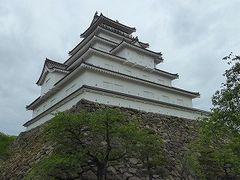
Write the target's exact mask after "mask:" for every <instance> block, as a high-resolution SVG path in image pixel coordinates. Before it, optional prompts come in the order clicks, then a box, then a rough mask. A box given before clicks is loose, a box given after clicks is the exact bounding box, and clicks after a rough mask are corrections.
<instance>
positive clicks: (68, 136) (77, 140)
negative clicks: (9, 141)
mask: <svg viewBox="0 0 240 180" xmlns="http://www.w3.org/2000/svg"><path fill="white" fill-rule="evenodd" d="M45 132H46V133H48V135H47V136H48V137H49V138H50V140H52V141H53V142H56V144H58V146H57V148H56V150H55V153H54V154H53V155H52V156H51V157H49V158H46V159H45V160H43V161H41V162H40V163H38V164H37V165H36V166H35V168H33V170H32V171H31V172H30V174H29V176H28V178H29V179H31V177H36V176H37V175H40V176H41V177H43V176H45V177H46V178H47V177H52V178H54V179H76V178H83V177H84V173H86V172H87V171H91V172H93V173H94V174H95V175H96V177H97V179H98V180H101V179H107V168H108V166H109V164H110V163H112V162H116V161H120V160H122V159H123V158H125V157H128V156H132V155H133V154H136V153H133V152H136V149H137V148H138V147H137V146H138V145H141V147H144V143H145V142H144V141H143V139H144V138H145V137H147V138H148V140H151V141H152V142H151V147H152V148H153V150H152V151H151V152H153V151H154V149H155V147H154V144H156V145H157V146H156V147H159V146H158V144H159V142H160V138H159V137H158V138H157V137H155V136H154V135H153V133H152V135H151V136H149V137H148V136H147V133H146V131H142V130H141V128H140V126H139V124H138V122H137V121H136V120H134V119H132V118H130V117H128V116H126V115H125V114H124V113H122V112H120V111H119V110H116V109H104V110H99V111H96V112H91V113H89V112H80V113H75V114H73V113H70V112H63V113H59V114H57V115H56V116H55V117H54V118H53V119H52V120H51V121H50V122H49V123H47V124H46V127H45ZM153 136H154V138H153ZM149 144H150V143H149ZM141 153H142V154H144V153H148V152H147V151H144V152H141ZM151 155H152V154H150V155H149V157H150V156H151Z"/></svg>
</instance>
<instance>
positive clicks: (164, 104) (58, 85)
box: [24, 13, 205, 130]
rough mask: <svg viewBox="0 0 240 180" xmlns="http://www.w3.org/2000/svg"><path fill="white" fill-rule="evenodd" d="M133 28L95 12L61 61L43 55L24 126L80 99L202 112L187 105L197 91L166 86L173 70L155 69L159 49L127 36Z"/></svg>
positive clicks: (189, 114) (192, 114)
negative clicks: (29, 116)
mask: <svg viewBox="0 0 240 180" xmlns="http://www.w3.org/2000/svg"><path fill="white" fill-rule="evenodd" d="M135 31H136V29H135V28H134V27H130V26H127V25H124V24H121V23H120V22H118V21H114V20H112V19H109V18H108V17H105V16H104V15H103V14H100V15H98V13H96V14H95V15H94V17H93V20H92V22H91V24H90V26H89V27H88V28H87V30H86V31H84V32H83V33H82V34H81V37H82V38H83V39H82V41H81V42H80V43H79V44H77V46H76V47H74V48H73V49H72V50H71V51H70V52H69V55H70V56H69V58H68V59H67V60H66V61H65V62H64V63H59V62H56V61H53V60H50V59H46V60H45V63H44V66H43V69H42V73H41V75H40V77H39V79H38V81H37V83H36V84H37V85H38V86H41V94H40V96H39V97H38V98H37V99H36V100H34V101H33V102H32V103H31V104H29V105H27V107H26V108H27V110H32V111H33V115H32V119H31V120H29V121H28V122H26V123H25V124H24V126H25V127H26V129H27V130H30V129H32V128H34V127H36V126H39V125H41V124H43V123H44V122H46V121H48V120H50V119H51V118H52V117H53V116H54V113H56V112H59V111H64V110H67V109H70V108H71V107H72V106H74V105H75V104H77V102H79V101H80V100H81V99H86V100H89V101H92V102H97V103H101V104H107V105H113V106H121V107H126V108H133V109H137V110H143V111H147V112H154V113H160V114H165V115H172V116H177V117H183V118H188V119H196V118H198V117H199V116H201V115H202V114H203V113H205V111H202V110H199V109H195V108H193V107H192V99H193V98H197V97H199V96H200V95H199V93H198V92H190V91H187V90H183V89H180V88H177V87H173V86H172V81H173V80H175V79H177V78H178V74H173V73H169V72H166V71H163V70H160V69H158V68H156V65H158V64H160V63H162V62H163V58H162V54H161V53H160V52H154V51H151V50H150V49H148V47H149V44H148V43H144V42H141V41H140V40H139V39H138V38H137V37H134V36H133V35H132V33H133V32H135Z"/></svg>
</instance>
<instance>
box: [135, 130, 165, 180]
mask: <svg viewBox="0 0 240 180" xmlns="http://www.w3.org/2000/svg"><path fill="white" fill-rule="evenodd" d="M135 138H136V140H135V142H136V146H135V147H134V148H135V149H134V151H133V152H134V153H135V155H136V157H138V158H139V159H140V160H141V161H142V163H143V164H144V166H145V167H146V168H147V172H148V177H149V180H152V175H153V173H154V172H153V170H158V166H161V165H163V164H164V162H165V160H164V157H163V152H162V150H163V147H162V145H163V142H162V140H161V139H160V138H159V135H157V134H156V133H155V132H154V131H153V130H151V129H146V128H145V129H142V130H140V131H138V132H137V135H136V136H135ZM136 147H137V148H136Z"/></svg>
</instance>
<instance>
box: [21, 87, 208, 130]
mask: <svg viewBox="0 0 240 180" xmlns="http://www.w3.org/2000/svg"><path fill="white" fill-rule="evenodd" d="M83 91H90V92H92V91H93V92H99V93H107V94H112V95H114V96H120V97H122V98H130V99H135V100H138V101H139V100H140V101H143V102H151V103H156V104H159V105H163V106H167V107H170V108H177V109H181V110H186V111H193V112H196V113H199V114H203V115H208V114H209V112H208V111H204V110H200V109H196V108H190V107H185V106H180V105H177V104H170V103H167V102H163V101H158V100H153V99H148V98H144V97H139V96H135V95H129V94H125V93H121V92H116V91H111V90H106V89H103V88H99V87H93V86H87V85H83V86H82V87H80V88H79V89H77V90H76V91H74V92H73V93H71V94H70V95H68V96H67V97H65V98H64V99H62V100H61V101H59V102H58V103H56V104H55V105H53V106H52V107H50V108H49V109H47V110H45V111H44V112H42V113H41V114H39V115H37V116H36V117H34V118H32V119H31V120H29V121H27V122H26V123H25V124H23V126H24V127H27V126H29V125H31V124H33V123H34V122H36V121H37V120H38V119H40V118H41V117H42V116H44V115H46V114H47V113H50V112H49V111H53V110H55V109H56V108H57V107H59V106H60V105H61V104H62V103H64V101H66V100H67V99H68V98H71V97H72V98H74V97H73V96H76V95H77V94H79V93H81V92H83Z"/></svg>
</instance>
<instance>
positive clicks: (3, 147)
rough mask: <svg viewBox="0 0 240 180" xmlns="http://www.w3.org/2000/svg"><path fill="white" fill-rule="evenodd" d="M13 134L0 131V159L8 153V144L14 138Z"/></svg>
mask: <svg viewBox="0 0 240 180" xmlns="http://www.w3.org/2000/svg"><path fill="white" fill-rule="evenodd" d="M15 138H16V137H15V136H9V135H6V134H4V133H2V132H0V161H1V160H5V159H6V158H7V157H8V156H9V155H10V149H9V145H10V144H11V143H12V142H13V141H14V140H15Z"/></svg>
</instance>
